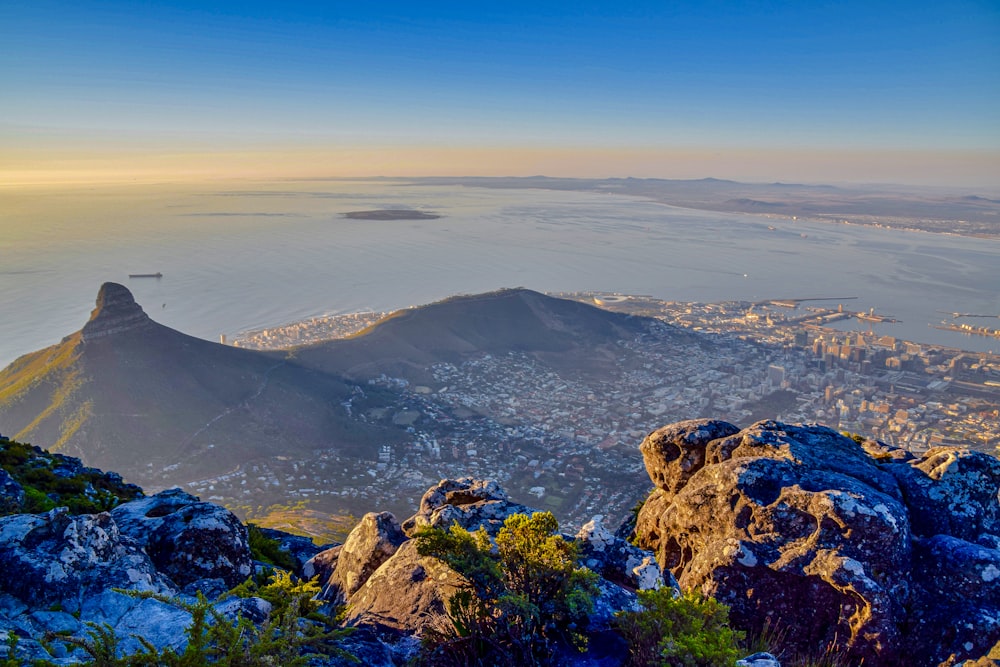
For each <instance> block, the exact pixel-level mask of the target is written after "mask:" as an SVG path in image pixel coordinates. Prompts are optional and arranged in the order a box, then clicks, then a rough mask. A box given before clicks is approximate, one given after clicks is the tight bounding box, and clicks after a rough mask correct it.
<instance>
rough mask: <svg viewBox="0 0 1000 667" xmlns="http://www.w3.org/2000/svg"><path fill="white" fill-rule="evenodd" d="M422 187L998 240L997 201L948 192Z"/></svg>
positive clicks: (674, 185) (562, 181) (605, 184)
mask: <svg viewBox="0 0 1000 667" xmlns="http://www.w3.org/2000/svg"><path fill="white" fill-rule="evenodd" d="M413 181H414V183H418V184H426V185H469V186H475V187H482V188H503V189H506V188H538V189H544V190H569V191H585V192H602V193H610V194H620V195H627V196H630V197H644V198H647V199H650V200H652V201H656V202H660V203H663V204H668V205H670V206H679V207H682V208H693V209H701V210H706V211H721V212H732V213H752V214H770V215H777V216H781V217H785V218H793V217H797V218H803V219H806V218H808V219H812V220H823V221H827V222H841V223H842V222H844V221H845V220H846V221H848V222H850V223H852V224H860V225H879V226H890V227H900V228H906V229H920V230H923V231H929V232H947V233H954V234H964V235H968V236H986V237H996V236H997V235H1000V202H998V201H997V200H996V199H991V198H989V197H983V196H980V194H977V193H968V192H967V191H964V190H957V191H953V190H951V189H945V188H922V187H910V186H900V185H870V186H868V185H866V186H857V185H853V186H846V185H845V186H832V185H808V184H798V183H740V182H737V181H727V180H722V179H718V178H700V179H690V180H684V179H662V178H605V179H596V178H595V179H590V178H548V177H545V176H531V177H527V178H492V177H477V178H472V177H464V178H418V179H413Z"/></svg>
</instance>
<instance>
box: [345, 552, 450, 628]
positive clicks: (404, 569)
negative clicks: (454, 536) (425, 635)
mask: <svg viewBox="0 0 1000 667" xmlns="http://www.w3.org/2000/svg"><path fill="white" fill-rule="evenodd" d="M463 583H464V582H463V579H462V578H461V577H460V576H459V575H458V574H456V573H455V571H454V570H452V569H451V568H449V567H448V566H447V565H445V564H444V563H443V562H442V561H440V560H438V559H437V558H432V557H430V556H421V555H420V554H418V553H417V545H416V542H415V541H413V540H407V541H406V542H404V543H403V544H402V545H401V546H400V547H399V549H398V550H397V551H396V552H395V553H394V554H393V555H392V556H391V557H390V558H389V559H388V560H386V561H385V562H384V563H382V564H381V565H380V566H379V568H378V569H377V570H375V571H374V572H373V573H372V575H371V576H370V577H368V578H367V580H366V581H365V582H364V585H362V586H361V587H360V588H359V589H358V590H357V591H356V592H355V593H354V594H353V595H352V596H351V597H350V598H349V599H348V601H347V605H348V606H347V609H348V618H349V619H350V620H351V621H352V623H355V624H359V625H374V626H380V627H384V628H390V629H393V630H400V631H405V632H407V633H417V634H419V633H422V632H423V631H424V630H426V629H427V627H428V625H429V626H430V627H434V626H440V625H441V624H445V623H447V604H448V600H449V599H450V598H451V596H452V595H454V594H455V593H456V592H457V591H458V590H459V588H460V587H461V586H462V585H463Z"/></svg>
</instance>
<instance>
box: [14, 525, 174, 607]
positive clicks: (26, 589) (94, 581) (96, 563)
mask: <svg viewBox="0 0 1000 667" xmlns="http://www.w3.org/2000/svg"><path fill="white" fill-rule="evenodd" d="M0 571H2V572H3V573H4V574H3V579H4V591H5V592H6V593H8V594H10V595H12V596H14V597H16V598H18V599H19V600H21V601H22V602H24V603H26V604H27V605H29V606H31V607H36V608H40V607H47V606H49V605H53V604H58V605H60V606H61V607H62V609H63V610H66V611H76V610H79V609H80V607H81V605H82V604H83V602H84V601H85V600H87V599H88V598H89V597H90V596H93V595H97V594H99V593H101V592H103V591H105V590H107V589H110V588H113V587H121V588H130V589H136V590H146V591H155V592H160V593H165V594H172V593H174V592H175V589H174V588H173V586H172V585H171V583H170V581H168V580H167V579H166V578H165V577H163V576H162V575H161V574H160V573H159V572H157V570H156V568H155V567H154V565H153V563H152V562H151V560H150V558H149V557H148V556H147V554H146V553H145V552H143V550H142V549H141V548H140V546H139V545H138V544H137V543H136V542H134V541H133V540H131V539H129V538H128V537H127V536H124V535H122V534H121V533H120V532H119V529H118V526H117V524H116V523H115V521H114V520H113V519H112V518H111V516H110V515H109V514H107V513H101V514H87V515H82V516H70V515H69V514H68V512H67V510H66V509H65V508H57V509H54V510H52V511H50V512H47V513H46V514H17V515H12V516H7V517H2V518H0Z"/></svg>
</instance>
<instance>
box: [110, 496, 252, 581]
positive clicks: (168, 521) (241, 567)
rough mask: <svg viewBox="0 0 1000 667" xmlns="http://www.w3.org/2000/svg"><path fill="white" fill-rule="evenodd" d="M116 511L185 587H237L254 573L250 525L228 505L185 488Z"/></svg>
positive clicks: (127, 530)
mask: <svg viewBox="0 0 1000 667" xmlns="http://www.w3.org/2000/svg"><path fill="white" fill-rule="evenodd" d="M111 515H112V516H113V517H114V519H115V521H116V522H117V523H118V526H119V528H120V530H121V531H122V533H124V534H126V535H129V536H131V537H132V538H133V539H135V540H136V542H137V543H139V544H140V545H141V546H142V547H143V548H144V549H145V551H146V553H147V554H149V557H150V558H151V559H152V561H153V562H154V563H155V564H156V567H157V569H159V570H160V571H161V572H164V573H165V574H167V575H168V576H169V577H170V578H171V579H172V580H173V581H174V582H175V583H176V584H178V585H179V586H186V585H188V584H191V583H193V582H196V581H198V580H200V579H221V580H223V581H224V582H225V584H226V586H227V587H229V588H232V587H233V586H236V585H237V584H239V583H241V582H243V581H244V580H246V578H247V577H249V576H250V574H251V573H252V572H253V563H252V559H251V557H250V545H249V541H248V538H247V529H246V526H244V525H243V524H242V522H240V520H239V519H238V518H236V515H234V514H233V513H232V512H230V511H229V510H227V509H226V508H224V507H221V506H219V505H214V504H212V503H203V502H200V501H199V500H198V498H196V497H195V496H192V495H190V494H188V493H185V492H183V491H181V490H180V489H168V490H167V491H163V492H161V493H158V494H156V495H155V496H150V497H148V498H142V499H140V500H133V501H132V502H129V503H125V504H123V505H119V506H118V507H116V508H115V509H114V510H112V512H111Z"/></svg>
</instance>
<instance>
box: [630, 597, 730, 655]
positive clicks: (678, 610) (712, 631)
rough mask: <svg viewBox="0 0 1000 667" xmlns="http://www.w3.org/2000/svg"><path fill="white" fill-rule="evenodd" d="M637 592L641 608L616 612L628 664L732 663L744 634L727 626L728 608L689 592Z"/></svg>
mask: <svg viewBox="0 0 1000 667" xmlns="http://www.w3.org/2000/svg"><path fill="white" fill-rule="evenodd" d="M674 595H675V594H674V591H673V590H672V589H670V588H661V589H659V590H650V591H639V601H640V602H641V603H642V606H643V609H642V611H628V612H620V613H619V614H618V615H617V616H618V617H617V619H616V626H617V628H618V631H619V632H621V634H622V636H623V637H624V638H625V640H626V641H627V642H628V646H629V655H628V658H627V660H626V662H625V665H626V666H627V667H668V666H669V667H732V665H733V664H734V663H735V662H736V661H737V660H738V659H739V658H740V654H741V651H740V647H739V642H740V641H742V639H743V633H742V632H739V631H736V630H733V629H732V628H730V627H729V608H728V607H727V606H725V605H724V604H721V603H719V602H717V601H715V600H713V599H712V598H706V597H703V596H702V595H700V594H698V593H696V592H694V591H689V592H688V593H685V594H684V595H681V596H678V597H674Z"/></svg>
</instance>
